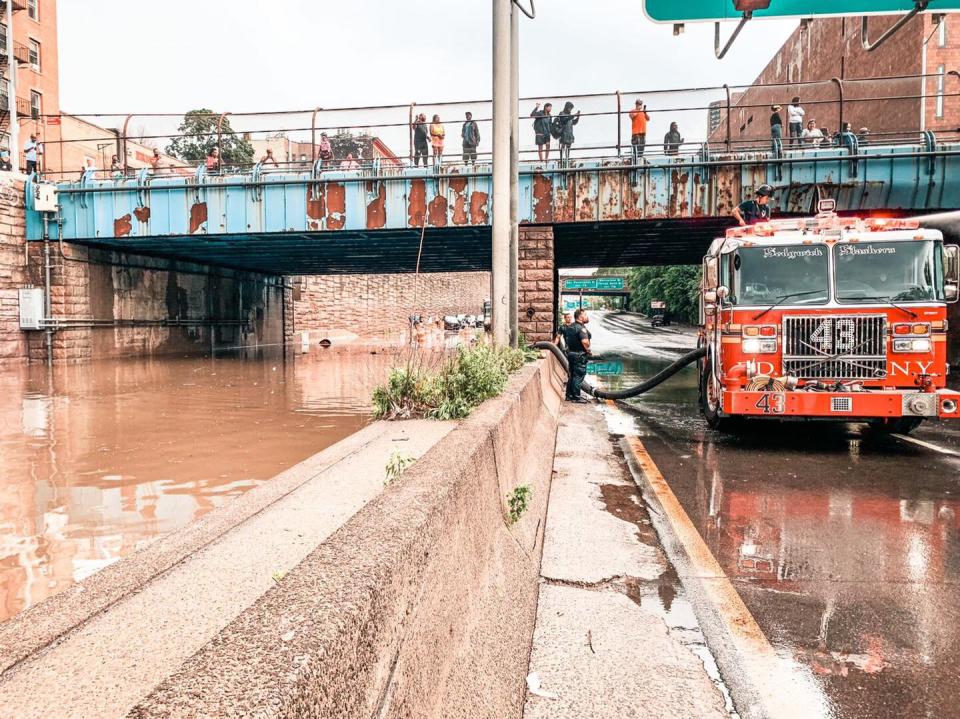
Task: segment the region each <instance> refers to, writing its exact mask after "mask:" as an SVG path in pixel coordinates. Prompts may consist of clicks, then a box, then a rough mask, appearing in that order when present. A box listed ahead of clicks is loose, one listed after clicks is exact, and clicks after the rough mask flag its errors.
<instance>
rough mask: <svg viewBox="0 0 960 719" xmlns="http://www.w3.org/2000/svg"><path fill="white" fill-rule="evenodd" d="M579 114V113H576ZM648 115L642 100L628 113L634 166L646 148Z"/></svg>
mask: <svg viewBox="0 0 960 719" xmlns="http://www.w3.org/2000/svg"><path fill="white" fill-rule="evenodd" d="M578 114H579V113H578ZM649 121H650V113H649V112H647V107H646V105H644V104H643V100H637V101H636V102H635V103H634V107H633V109H632V110H631V111H630V144H631V145H632V146H633V164H634V165H636V164H637V163H638V162H639V161H640V158H641V157H643V151H644V150H645V149H646V147H647V123H648V122H649Z"/></svg>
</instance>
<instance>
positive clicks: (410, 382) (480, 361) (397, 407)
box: [373, 344, 539, 420]
mask: <svg viewBox="0 0 960 719" xmlns="http://www.w3.org/2000/svg"><path fill="white" fill-rule="evenodd" d="M538 356H539V355H538V353H537V352H536V351H535V350H530V348H529V347H523V348H517V349H513V348H510V347H491V346H489V345H485V344H480V345H474V346H473V347H460V348H459V349H458V351H457V354H456V355H455V356H454V357H452V358H451V359H450V360H449V361H447V362H446V363H445V364H444V365H443V366H442V367H440V368H439V369H437V370H425V369H423V368H420V367H414V366H412V365H410V364H408V365H407V366H406V367H398V368H394V369H393V370H391V372H390V376H389V378H388V379H387V382H386V383H385V384H382V385H380V386H379V387H377V388H376V389H375V390H374V391H373V413H374V416H375V417H376V418H377V419H408V418H411V417H427V418H429V419H441V420H443V419H462V418H463V417H466V416H467V415H469V414H470V412H471V411H472V410H473V408H474V407H476V406H477V405H479V404H480V403H481V402H483V401H484V400H486V399H489V398H491V397H496V396H497V395H498V394H500V393H501V392H503V389H504V387H506V386H507V379H508V378H509V375H510V373H511V372H515V371H517V370H518V369H520V368H521V367H523V365H524V364H525V363H526V362H528V361H530V360H532V359H536V358H537V357H538Z"/></svg>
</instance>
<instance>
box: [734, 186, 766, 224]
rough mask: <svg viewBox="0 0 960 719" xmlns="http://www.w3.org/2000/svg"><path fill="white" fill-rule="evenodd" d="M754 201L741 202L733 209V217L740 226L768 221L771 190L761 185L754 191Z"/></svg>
mask: <svg viewBox="0 0 960 719" xmlns="http://www.w3.org/2000/svg"><path fill="white" fill-rule="evenodd" d="M755 194H756V199H754V200H746V201H744V202H741V203H740V204H739V205H738V206H737V207H734V208H733V217H734V219H735V220H736V221H737V222H739V223H740V225H741V226H742V225H753V224H755V223H757V222H766V221H767V220H769V219H770V195H772V194H773V188H772V187H771V186H770V185H767V184H763V185H760V187H758V188H757V190H756V193H755Z"/></svg>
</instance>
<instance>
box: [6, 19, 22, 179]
mask: <svg viewBox="0 0 960 719" xmlns="http://www.w3.org/2000/svg"><path fill="white" fill-rule="evenodd" d="M5 4H6V6H7V8H6V12H5V13H4V21H5V22H6V23H7V76H8V82H7V86H8V87H7V113H8V114H9V116H10V164H11V165H12V166H13V169H14V172H19V171H20V119H19V118H18V117H17V58H16V57H14V55H13V3H12V2H7V3H5Z"/></svg>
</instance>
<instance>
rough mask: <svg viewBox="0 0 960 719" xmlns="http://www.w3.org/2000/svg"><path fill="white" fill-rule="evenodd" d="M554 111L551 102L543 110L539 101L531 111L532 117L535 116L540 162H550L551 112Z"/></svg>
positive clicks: (534, 139)
mask: <svg viewBox="0 0 960 719" xmlns="http://www.w3.org/2000/svg"><path fill="white" fill-rule="evenodd" d="M552 111H553V105H552V104H551V103H549V102H548V103H546V104H545V105H544V106H543V109H542V110H541V109H540V103H539V102H538V103H537V104H536V107H534V108H533V112H531V113H530V117H532V118H533V141H534V142H535V143H536V145H537V159H538V160H540V162H550V113H551V112H552Z"/></svg>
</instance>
